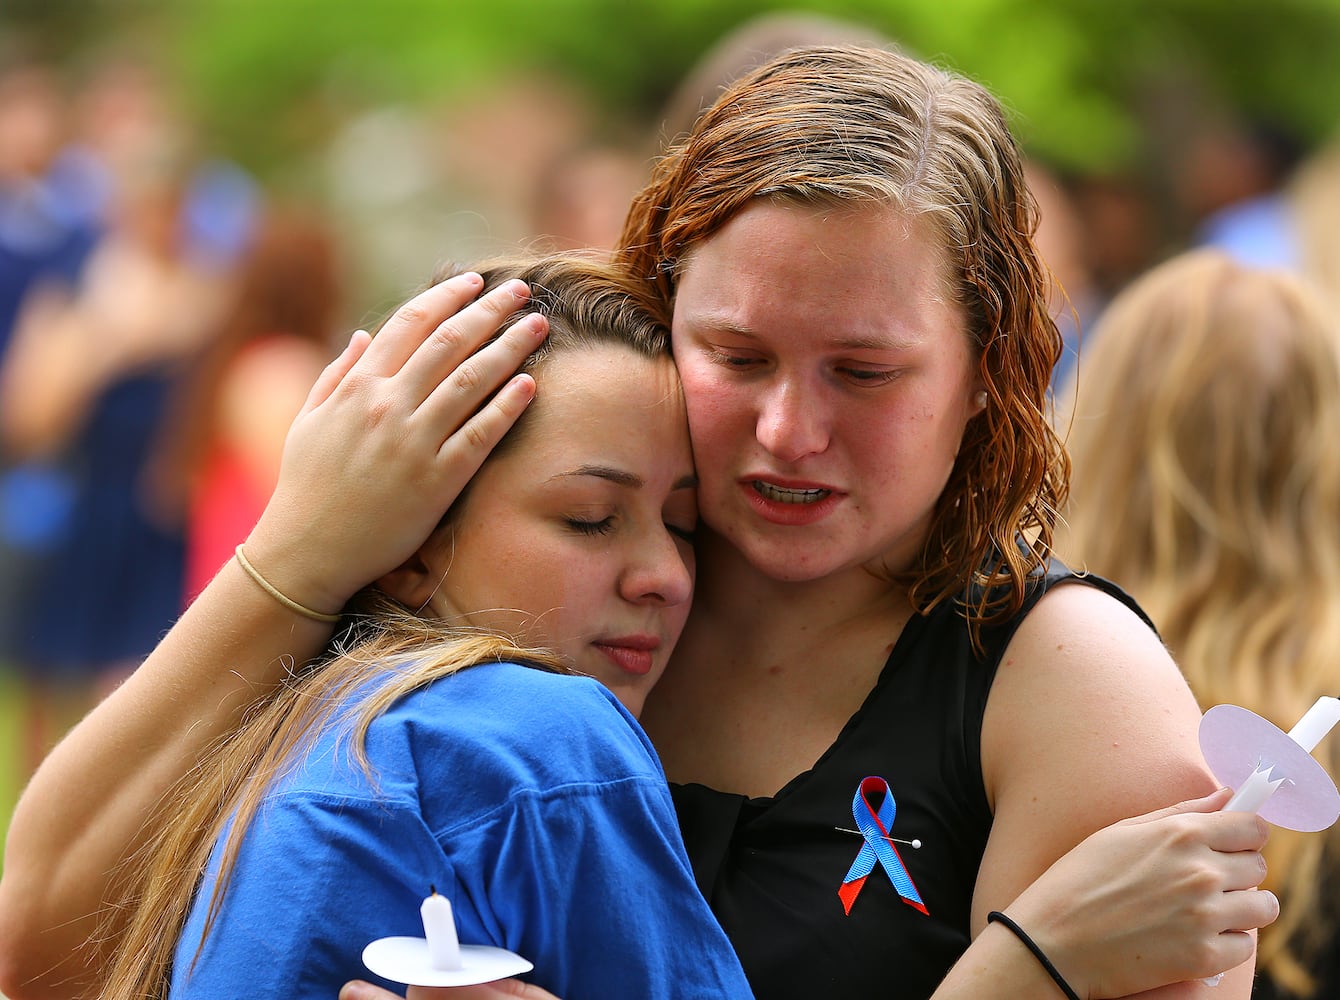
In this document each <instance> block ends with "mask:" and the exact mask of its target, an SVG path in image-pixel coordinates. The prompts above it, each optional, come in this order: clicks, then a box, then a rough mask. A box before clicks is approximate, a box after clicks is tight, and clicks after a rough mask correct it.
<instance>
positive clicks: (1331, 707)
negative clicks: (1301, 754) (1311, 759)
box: [1289, 696, 1340, 753]
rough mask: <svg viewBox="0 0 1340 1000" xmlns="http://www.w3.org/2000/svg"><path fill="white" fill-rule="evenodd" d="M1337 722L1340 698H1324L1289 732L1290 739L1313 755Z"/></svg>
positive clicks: (1339, 714) (1339, 715)
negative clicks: (1314, 750)
mask: <svg viewBox="0 0 1340 1000" xmlns="http://www.w3.org/2000/svg"><path fill="white" fill-rule="evenodd" d="M1337 722H1340V698H1327V697H1325V696H1323V697H1321V698H1318V699H1317V701H1316V703H1315V704H1314V705H1313V706H1312V707H1311V708H1309V709H1308V710H1307V714H1306V715H1304V716H1303V717H1302V718H1301V719H1299V720H1298V725H1296V726H1294V727H1293V728H1292V729H1290V730H1289V737H1290V739H1292V740H1293V741H1294V742H1295V743H1297V744H1298V745H1299V746H1300V747H1302V748H1303V749H1304V750H1306V751H1307V752H1308V753H1311V752H1312V751H1313V749H1314V748H1315V747H1316V745H1317V744H1318V743H1320V742H1321V740H1322V737H1323V736H1325V735H1326V734H1327V733H1329V732H1330V731H1331V730H1332V729H1333V728H1335V724H1336V723H1337Z"/></svg>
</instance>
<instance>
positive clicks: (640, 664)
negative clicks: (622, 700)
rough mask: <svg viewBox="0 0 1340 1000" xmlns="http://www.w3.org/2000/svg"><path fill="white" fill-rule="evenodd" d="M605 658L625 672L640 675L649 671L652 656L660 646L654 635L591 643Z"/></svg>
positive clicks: (659, 641)
mask: <svg viewBox="0 0 1340 1000" xmlns="http://www.w3.org/2000/svg"><path fill="white" fill-rule="evenodd" d="M591 645H593V646H594V647H595V648H596V649H597V650H598V651H599V652H600V653H601V654H602V655H603V656H604V657H605V658H606V659H608V660H609V661H610V662H611V663H613V664H614V665H615V666H616V667H618V668H619V669H620V670H622V671H623V672H624V673H626V674H632V675H634V676H637V677H641V676H643V675H645V674H649V673H651V668H652V657H653V654H654V653H655V652H656V650H657V649H659V648H660V645H661V640H660V639H658V638H656V637H655V636H641V635H637V636H624V637H620V638H617V639H602V640H599V641H596V642H593V643H591Z"/></svg>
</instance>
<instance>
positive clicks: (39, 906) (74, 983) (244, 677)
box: [0, 276, 545, 1000]
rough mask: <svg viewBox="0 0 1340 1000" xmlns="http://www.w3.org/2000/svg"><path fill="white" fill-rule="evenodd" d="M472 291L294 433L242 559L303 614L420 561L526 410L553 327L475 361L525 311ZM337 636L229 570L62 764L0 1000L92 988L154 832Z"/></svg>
mask: <svg viewBox="0 0 1340 1000" xmlns="http://www.w3.org/2000/svg"><path fill="white" fill-rule="evenodd" d="M479 288H480V283H479V279H478V277H477V276H461V277H459V278H456V279H453V280H452V281H449V282H445V283H443V284H442V285H439V286H436V287H435V288H432V289H430V290H428V291H427V292H424V293H422V294H420V295H419V296H417V297H416V298H415V299H413V300H411V302H409V303H407V304H406V305H405V306H403V307H402V308H401V309H400V310H399V311H397V313H396V315H395V316H394V317H393V318H392V319H391V320H390V321H388V323H387V324H386V326H385V327H384V328H383V329H382V331H381V332H380V333H379V334H378V335H377V337H376V338H375V340H372V341H369V338H368V336H367V335H366V334H362V333H360V334H356V335H355V336H354V338H353V339H352V340H351V342H350V344H349V347H348V348H347V349H346V350H345V351H344V353H343V354H342V355H341V356H340V357H339V358H338V359H337V360H336V361H334V362H333V363H332V364H331V365H330V366H329V367H328V368H327V369H326V370H325V371H324V372H323V373H322V375H321V377H320V379H319V380H318V382H317V384H316V385H315V386H314V387H313V389H312V393H311V395H310V396H309V398H308V400H307V403H306V405H305V406H304V407H303V410H302V412H301V413H300V414H299V416H298V418H297V419H296V420H295V421H294V424H293V427H292V429H291V430H290V432H289V439H288V442H287V444H286V447H285V453H284V460H283V464H282V471H281V473H280V482H279V485H278V487H277V488H276V490H275V493H274V496H273V498H272V499H271V502H270V504H269V506H268V507H267V508H266V511H265V514H264V515H263V516H262V518H261V521H260V523H259V524H258V525H257V526H256V528H255V530H254V531H253V532H252V534H251V536H250V537H249V538H248V540H247V543H246V548H247V554H248V556H249V557H250V560H251V561H252V563H253V564H254V565H255V566H256V567H257V568H258V569H260V571H261V572H262V573H263V574H264V575H265V576H266V577H268V578H269V580H270V582H271V583H273V584H274V585H275V586H276V587H278V589H279V590H281V591H282V592H284V593H285V594H288V595H289V596H291V597H293V598H295V599H296V600H298V601H299V602H300V603H302V604H304V605H306V606H307V607H309V608H313V609H317V610H319V611H323V612H334V611H337V610H338V609H339V608H341V607H342V606H343V604H344V602H345V601H346V600H347V599H348V598H349V597H350V596H351V595H352V594H353V593H354V592H355V591H357V590H358V589H359V588H360V587H361V586H363V585H365V584H366V583H368V582H369V581H372V580H375V579H377V578H378V577H380V576H381V575H383V574H384V573H386V572H389V571H390V570H392V569H394V568H395V567H396V566H398V565H399V564H400V562H401V561H403V560H404V559H405V558H407V557H408V556H409V555H410V554H412V553H413V552H414V550H415V549H416V548H417V546H418V545H419V544H420V543H421V542H422V540H423V539H424V538H425V537H427V535H428V534H429V532H430V531H431V530H432V529H433V527H434V526H435V525H436V524H437V522H438V520H439V519H440V517H441V514H442V512H443V510H445V509H446V507H447V506H449V505H450V503H451V501H452V500H453V499H454V498H455V497H456V495H457V494H458V493H459V492H460V490H461V488H462V487H463V486H464V484H465V483H466V482H467V481H468V480H469V478H470V476H472V475H473V474H474V472H475V470H476V469H477V468H478V467H479V464H480V463H481V462H482V461H483V459H484V457H485V456H486V455H487V453H488V451H489V450H490V449H491V448H492V447H493V445H494V444H496V443H497V441H498V440H499V438H501V437H502V435H503V433H504V432H505V431H506V429H507V428H508V427H510V426H511V424H512V422H513V421H514V420H515V419H516V417H517V416H518V415H519V414H520V412H521V411H522V410H523V409H524V408H525V406H526V404H527V403H528V402H529V401H530V399H531V398H532V396H533V393H534V383H533V382H532V381H531V380H530V379H529V377H528V376H516V377H514V378H511V379H510V380H508V376H509V375H510V374H511V373H512V372H514V371H515V369H516V367H517V365H518V364H519V363H520V361H521V359H523V358H524V357H525V356H526V355H527V354H528V353H529V352H530V351H531V350H533V349H534V347H535V346H536V344H537V343H538V342H539V341H540V340H541V339H542V338H543V336H544V333H545V324H544V321H543V320H542V319H540V318H539V317H528V318H527V319H525V320H522V321H520V322H518V323H517V324H515V325H514V326H513V327H511V328H510V329H509V330H508V332H507V333H506V334H505V335H504V336H503V337H501V338H499V339H498V340H497V341H496V342H495V343H493V344H490V345H489V346H488V347H486V348H484V349H483V350H479V348H480V345H481V344H483V343H484V342H485V341H486V340H487V339H488V338H489V337H490V336H491V335H492V334H493V333H494V332H495V331H496V330H497V328H498V326H499V325H500V323H501V322H502V321H503V319H505V318H506V317H507V316H508V315H510V314H512V313H513V312H514V311H515V310H516V309H517V308H518V306H519V305H521V304H522V302H524V299H525V296H526V289H525V287H524V286H523V285H521V284H519V283H512V284H509V285H505V286H503V287H502V288H500V289H497V290H495V291H493V292H491V293H490V294H489V295H486V296H483V297H482V298H480V299H479V301H478V302H477V303H473V304H469V305H467V303H470V300H471V299H472V298H473V296H475V295H476V294H477V293H478V290H479ZM476 351H479V352H478V353H477V354H476V353H475V352H476ZM503 383H506V384H505V385H504V387H503V388H502V389H501V390H499V391H497V392H496V394H495V392H494V390H495V389H496V388H497V387H498V386H499V385H500V384H503ZM490 396H492V399H491V400H490V399H489V397H490ZM486 400H488V402H487V404H486V405H485V401H486ZM481 405H482V406H483V408H482V409H481ZM112 585H114V583H113V584H112ZM329 635H330V626H329V625H328V624H323V623H321V622H317V621H313V620H311V619H308V618H305V617H302V616H301V615H298V614H295V613H294V612H292V611H290V610H288V609H287V608H285V607H284V606H283V605H281V604H280V603H279V602H277V601H275V600H274V599H273V598H271V597H270V596H269V595H268V594H266V593H265V591H263V590H262V589H261V588H260V587H258V586H257V585H256V584H255V583H254V582H253V581H252V580H250V579H249V578H248V577H247V576H246V574H245V573H244V572H243V571H242V569H241V568H240V567H239V566H238V565H237V563H236V562H234V561H230V562H229V563H228V564H227V565H225V566H224V567H223V568H222V570H221V571H220V572H219V574H218V575H217V577H216V578H215V579H214V581H213V582H212V583H211V584H210V585H209V587H207V588H206V589H205V591H204V592H203V593H202V594H201V595H200V596H199V597H198V598H197V600H196V601H195V603H194V604H193V605H192V606H191V607H190V608H189V609H188V610H187V611H186V613H185V614H183V615H182V617H181V619H180V620H179V621H178V622H177V624H176V625H174V626H173V628H172V630H171V631H170V632H169V633H168V634H167V635H166V636H165V637H164V639H163V640H162V642H161V643H160V644H159V646H158V647H157V648H156V649H155V650H154V651H153V653H151V654H150V655H149V657H148V658H147V659H146V660H145V661H144V663H143V664H142V665H141V666H140V668H139V669H138V670H137V671H136V672H135V673H134V674H133V675H132V676H131V678H130V679H128V680H127V681H126V683H125V684H123V685H122V686H121V687H120V688H119V689H118V690H117V691H116V692H114V693H113V694H112V695H111V696H110V697H108V698H107V699H106V700H105V701H104V702H103V703H102V704H101V705H99V706H98V707H97V708H96V709H95V710H94V711H93V712H91V713H90V714H89V715H88V716H87V717H86V718H85V719H84V720H83V721H82V722H81V723H80V724H79V725H78V726H77V727H76V728H75V729H74V730H73V731H72V732H71V733H70V734H69V735H68V736H67V737H66V738H65V739H64V740H63V741H62V742H61V743H60V744H59V745H58V746H57V747H56V748H55V750H53V751H52V753H51V754H50V756H49V757H48V758H47V760H46V761H45V762H44V763H43V765H42V767H41V768H40V769H39V770H38V772H37V774H36V775H35V776H34V777H33V779H32V781H31V783H30V784H29V785H28V787H27V788H26V789H25V791H24V793H23V795H22V797H21V798H20V801H19V803H18V807H17V808H16V810H15V812H14V816H13V821H12V823H11V826H10V831H9V835H8V839H7V841H6V845H5V867H4V877H3V879H0V993H3V994H4V995H6V996H8V997H10V998H11V1000H27V998H29V997H54V996H63V997H68V996H71V995H75V994H77V993H78V992H79V991H80V989H81V988H82V987H83V986H85V985H86V984H87V982H88V981H89V979H90V976H89V969H88V967H87V962H88V961H90V960H91V959H90V957H89V956H96V954H97V952H96V949H85V948H84V947H83V946H84V945H85V942H86V941H87V940H88V938H89V935H90V933H91V932H93V931H94V929H95V928H96V927H97V926H98V919H99V916H103V915H105V914H103V913H102V912H101V911H103V909H104V904H105V901H106V900H107V899H108V898H109V891H110V890H111V889H112V879H113V876H114V873H115V871H116V869H117V867H118V866H119V865H120V864H121V863H122V862H124V861H125V859H126V858H127V857H129V856H130V854H131V853H132V852H133V851H134V850H135V849H136V848H137V847H138V846H139V844H140V843H141V842H142V836H143V823H144V819H145V817H146V816H147V815H149V813H150V812H151V811H152V810H153V809H154V808H155V806H156V805H157V804H158V803H159V802H160V800H161V799H162V798H163V796H164V794H165V793H166V792H167V790H168V789H169V788H171V787H172V785H173V784H174V783H175V782H176V781H177V780H178V779H179V778H180V777H182V776H183V775H184V774H185V773H186V772H187V771H188V770H189V769H190V768H191V767H192V766H193V765H194V764H195V762H196V761H197V760H198V759H199V757H200V755H201V753H202V752H203V751H204V750H205V748H207V747H208V746H209V745H210V744H211V743H212V742H213V741H215V740H216V739H218V738H219V737H220V736H222V735H224V734H227V733H228V732H229V731H230V730H231V729H232V728H233V727H234V726H235V725H236V724H237V722H238V720H239V718H240V716H241V714H242V713H243V712H244V711H245V709H246V708H247V706H248V705H249V704H251V703H252V702H253V701H254V699H255V698H256V697H257V696H258V694H260V693H261V692H263V691H265V690H267V689H268V688H269V687H270V686H272V685H273V684H275V683H276V682H278V681H279V680H281V679H282V677H283V676H284V673H285V670H286V667H287V665H289V664H291V663H293V662H295V661H298V662H300V661H303V660H306V659H308V658H310V657H312V656H313V655H315V654H317V653H318V652H319V651H320V650H321V649H322V647H323V646H324V644H325V643H326V642H327V641H328V639H329ZM113 929H114V927H113Z"/></svg>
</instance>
